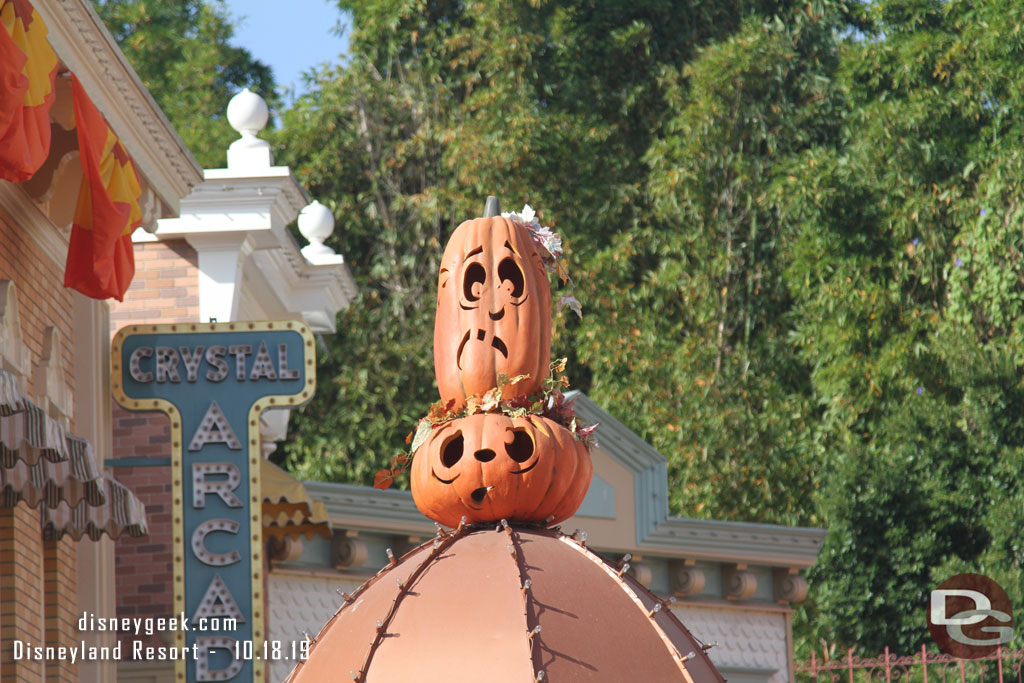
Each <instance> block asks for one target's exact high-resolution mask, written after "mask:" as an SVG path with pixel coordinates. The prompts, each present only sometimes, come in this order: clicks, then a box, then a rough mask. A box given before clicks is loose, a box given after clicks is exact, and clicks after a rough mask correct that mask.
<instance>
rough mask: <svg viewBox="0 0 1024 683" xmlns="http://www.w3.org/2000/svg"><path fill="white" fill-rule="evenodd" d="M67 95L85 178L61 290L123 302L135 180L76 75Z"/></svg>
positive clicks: (136, 213) (135, 216)
mask: <svg viewBox="0 0 1024 683" xmlns="http://www.w3.org/2000/svg"><path fill="white" fill-rule="evenodd" d="M71 92H72V96H73V99H74V105H75V126H76V129H77V132H78V151H79V153H80V154H81V157H82V171H83V177H82V188H81V190H79V192H78V206H77V207H76V209H75V220H74V225H73V226H72V228H71V244H70V245H69V247H68V261H67V267H66V268H65V272H64V286H65V287H71V288H73V289H77V290H78V291H79V292H81V293H82V294H85V295H86V296H90V297H92V298H94V299H109V298H110V297H114V298H115V299H117V300H118V301H122V300H123V299H124V293H125V292H126V291H127V290H128V285H130V284H131V281H132V277H133V276H134V275H135V255H134V253H133V252H132V237H131V236H132V232H134V231H135V228H137V227H139V226H140V225H142V209H141V208H140V207H139V197H141V196H142V189H141V188H140V187H139V176H138V173H137V172H136V170H135V163H134V162H133V161H132V159H131V157H129V156H128V153H127V152H126V151H125V149H124V146H123V145H122V144H121V141H120V140H119V139H118V137H117V135H115V134H114V131H113V130H111V128H110V125H109V124H108V123H107V121H106V119H104V118H103V115H102V114H100V112H99V110H98V109H96V106H95V105H94V104H93V103H92V100H90V99H89V96H88V95H87V94H86V93H85V89H84V88H83V87H82V84H81V83H79V81H78V78H77V77H75V76H74V75H72V76H71Z"/></svg>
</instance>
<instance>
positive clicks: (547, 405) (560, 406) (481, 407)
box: [373, 358, 597, 489]
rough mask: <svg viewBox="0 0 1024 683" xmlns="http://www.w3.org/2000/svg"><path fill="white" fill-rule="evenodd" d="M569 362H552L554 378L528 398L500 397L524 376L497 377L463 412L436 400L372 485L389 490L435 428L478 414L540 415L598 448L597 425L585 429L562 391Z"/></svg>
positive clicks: (469, 400) (549, 378)
mask: <svg viewBox="0 0 1024 683" xmlns="http://www.w3.org/2000/svg"><path fill="white" fill-rule="evenodd" d="M565 364H566V359H565V358H560V359H559V360H557V361H554V362H553V363H551V376H550V377H546V378H545V379H544V381H543V382H542V384H541V390H540V391H539V392H537V393H535V394H531V395H529V396H516V397H514V398H511V399H502V398H501V389H502V387H504V386H506V385H508V384H514V383H516V382H519V381H521V380H523V379H525V378H526V376H525V375H519V376H516V377H507V376H505V375H499V376H498V386H496V387H494V388H493V389H491V390H490V391H488V392H486V393H484V394H483V395H475V396H470V397H468V398H467V399H466V406H465V408H463V409H462V410H455V409H454V405H455V401H454V400H450V401H448V402H447V403H445V402H443V401H436V402H435V403H434V404H433V405H432V406H430V412H429V413H427V415H426V416H424V417H422V418H420V421H419V423H418V424H417V425H416V430H415V431H414V432H410V433H409V435H408V436H407V437H406V438H405V443H406V445H408V447H409V450H407V451H405V452H403V453H399V454H397V455H395V456H394V457H392V458H391V464H390V466H389V467H386V468H384V469H381V470H378V471H377V474H376V476H375V477H374V481H373V485H374V486H375V487H376V488H379V489H386V488H388V487H389V486H391V484H392V483H393V482H394V480H395V477H397V476H398V475H399V474H401V473H402V472H403V471H404V470H405V469H407V468H408V467H409V463H410V462H411V461H412V454H413V453H415V452H416V450H417V449H418V448H419V447H420V445H421V444H423V442H424V441H426V440H427V437H428V436H429V435H430V431H431V430H432V429H436V428H437V427H439V426H441V425H443V424H445V423H446V422H450V421H452V420H457V419H459V418H463V417H468V416H470V415H476V414H478V413H502V414H504V415H506V416H508V417H525V416H527V415H539V416H541V417H546V418H548V419H550V420H554V421H555V422H558V423H559V424H561V425H562V426H564V427H565V428H566V429H568V430H569V431H570V432H572V434H573V435H574V436H575V437H576V440H577V441H583V442H584V443H586V444H587V446H588V447H589V448H593V447H594V446H596V445H597V444H596V442H595V439H594V430H595V429H597V423H594V424H592V425H586V426H584V425H583V424H582V423H580V422H579V421H578V420H577V419H576V414H575V410H574V408H573V405H574V404H575V402H576V399H575V398H572V399H569V398H566V396H565V394H564V393H563V390H564V389H565V388H567V387H568V386H569V378H568V377H566V376H565V374H564V373H565Z"/></svg>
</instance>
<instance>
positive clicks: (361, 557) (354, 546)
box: [331, 529, 370, 569]
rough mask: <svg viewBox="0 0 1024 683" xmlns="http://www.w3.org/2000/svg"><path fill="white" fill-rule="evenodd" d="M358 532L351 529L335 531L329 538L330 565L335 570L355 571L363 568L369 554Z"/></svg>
mask: <svg viewBox="0 0 1024 683" xmlns="http://www.w3.org/2000/svg"><path fill="white" fill-rule="evenodd" d="M358 536H359V532H358V531H352V530H351V529H348V530H344V531H335V532H334V535H333V536H332V537H331V564H332V565H334V568H335V569H356V568H358V567H361V566H363V563H365V562H366V558H367V557H368V556H369V554H370V549H369V548H368V547H367V545H366V542H365V541H363V540H361V539H359V538H358Z"/></svg>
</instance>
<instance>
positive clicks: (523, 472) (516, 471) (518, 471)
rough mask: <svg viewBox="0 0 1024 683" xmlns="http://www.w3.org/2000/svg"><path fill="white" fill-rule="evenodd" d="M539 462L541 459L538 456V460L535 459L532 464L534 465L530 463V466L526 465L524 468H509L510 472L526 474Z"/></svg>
mask: <svg viewBox="0 0 1024 683" xmlns="http://www.w3.org/2000/svg"><path fill="white" fill-rule="evenodd" d="M538 462H540V459H539V458H538V459H537V460H534V461H533V464H532V465H530V466H529V467H524V468H523V469H521V470H509V473H510V474H526V473H527V472H529V471H530V470H532V469H533V468H534V467H536V466H537V463H538Z"/></svg>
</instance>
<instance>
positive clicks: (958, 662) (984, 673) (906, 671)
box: [796, 646, 1024, 683]
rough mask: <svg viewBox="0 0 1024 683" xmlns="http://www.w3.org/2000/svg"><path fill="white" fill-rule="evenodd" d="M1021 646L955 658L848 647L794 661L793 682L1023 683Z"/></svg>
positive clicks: (923, 652)
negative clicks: (836, 654) (860, 652)
mask: <svg viewBox="0 0 1024 683" xmlns="http://www.w3.org/2000/svg"><path fill="white" fill-rule="evenodd" d="M1022 664H1024V650H1004V649H1002V648H998V649H997V650H996V651H995V653H993V654H992V655H990V656H987V657H980V658H978V659H957V658H956V657H953V656H950V655H944V654H932V653H929V652H928V651H927V649H926V648H925V647H924V646H922V647H921V651H920V652H919V653H917V654H913V655H903V656H899V655H894V654H892V653H891V652H889V648H885V652H884V653H882V654H881V655H879V656H877V657H873V658H863V657H858V656H857V655H855V654H854V653H853V650H852V649H851V650H848V651H847V652H846V656H845V657H841V658H836V659H818V657H817V655H815V654H813V653H812V654H811V658H810V659H809V660H807V661H803V662H798V663H797V664H796V681H797V683H810V682H812V681H813V683H869V682H874V681H879V682H880V681H885V682H886V683H892V682H893V681H899V683H929V681H931V683H967V682H968V681H970V682H971V683H984V682H985V681H988V682H989V683H1004V682H1005V683H1009V682H1011V681H1014V682H1016V683H1024V678H1022V674H1021V665H1022Z"/></svg>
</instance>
